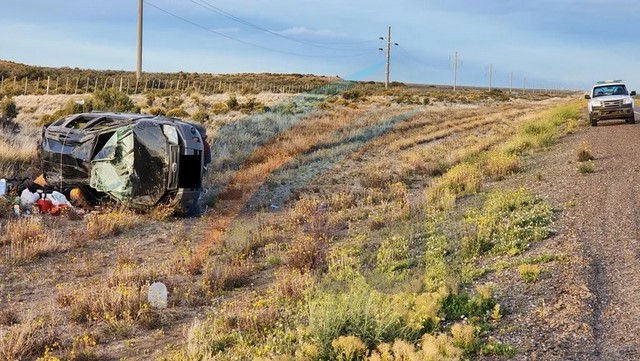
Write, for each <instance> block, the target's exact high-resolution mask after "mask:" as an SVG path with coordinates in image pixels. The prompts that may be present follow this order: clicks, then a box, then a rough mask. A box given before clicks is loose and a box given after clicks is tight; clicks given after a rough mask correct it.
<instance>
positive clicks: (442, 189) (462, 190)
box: [426, 163, 482, 203]
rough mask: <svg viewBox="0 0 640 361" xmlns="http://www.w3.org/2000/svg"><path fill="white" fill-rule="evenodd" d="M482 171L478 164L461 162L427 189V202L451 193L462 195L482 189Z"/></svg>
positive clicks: (457, 195) (436, 200)
mask: <svg viewBox="0 0 640 361" xmlns="http://www.w3.org/2000/svg"><path fill="white" fill-rule="evenodd" d="M481 184H482V173H481V172H480V169H479V168H478V166H477V165H474V164H468V163H461V164H458V165H456V166H455V167H453V168H451V169H450V170H449V171H448V172H447V173H445V174H444V175H443V176H442V177H441V178H440V179H438V180H437V181H436V182H435V184H434V185H433V186H432V187H431V188H429V189H427V191H426V196H427V203H437V202H438V201H439V200H440V199H444V198H448V197H450V196H451V195H454V196H455V197H460V196H464V195H469V194H474V193H477V192H478V191H479V190H480V186H481Z"/></svg>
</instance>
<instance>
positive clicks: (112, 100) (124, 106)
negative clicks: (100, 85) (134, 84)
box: [90, 89, 139, 112]
mask: <svg viewBox="0 0 640 361" xmlns="http://www.w3.org/2000/svg"><path fill="white" fill-rule="evenodd" d="M90 102H91V108H92V109H95V110H104V111H108V112H137V111H139V109H137V108H136V106H135V104H133V101H132V100H131V98H129V96H128V95H127V94H126V93H123V92H121V91H117V90H115V89H107V90H98V91H96V92H95V93H94V94H93V97H92V98H91V100H90Z"/></svg>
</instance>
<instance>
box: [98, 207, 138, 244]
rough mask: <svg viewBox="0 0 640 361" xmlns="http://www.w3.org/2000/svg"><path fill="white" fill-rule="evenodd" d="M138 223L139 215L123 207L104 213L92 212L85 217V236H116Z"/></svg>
mask: <svg viewBox="0 0 640 361" xmlns="http://www.w3.org/2000/svg"><path fill="white" fill-rule="evenodd" d="M139 223H140V216H139V215H137V214H136V213H135V212H133V211H131V210H128V209H125V208H120V209H115V210H111V211H108V212H106V213H92V214H90V215H89V216H88V217H87V236H88V237H89V239H94V240H95V239H100V238H106V237H110V236H116V235H118V234H120V233H121V232H122V231H124V230H127V229H131V228H133V227H135V226H136V225H137V224H139Z"/></svg>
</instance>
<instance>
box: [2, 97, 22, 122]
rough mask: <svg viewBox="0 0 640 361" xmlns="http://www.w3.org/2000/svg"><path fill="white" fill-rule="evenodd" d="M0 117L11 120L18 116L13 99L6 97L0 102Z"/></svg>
mask: <svg viewBox="0 0 640 361" xmlns="http://www.w3.org/2000/svg"><path fill="white" fill-rule="evenodd" d="M0 116H1V117H2V118H4V119H9V120H11V119H14V118H15V117H17V116H18V108H17V107H16V103H15V102H14V101H13V98H9V97H4V98H3V99H2V101H0Z"/></svg>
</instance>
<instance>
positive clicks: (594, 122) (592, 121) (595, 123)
mask: <svg viewBox="0 0 640 361" xmlns="http://www.w3.org/2000/svg"><path fill="white" fill-rule="evenodd" d="M589 119H590V120H591V126H592V127H595V126H597V125H598V121H597V120H596V119H594V118H589Z"/></svg>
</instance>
